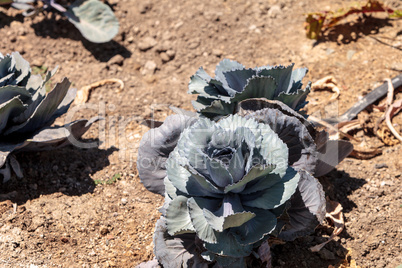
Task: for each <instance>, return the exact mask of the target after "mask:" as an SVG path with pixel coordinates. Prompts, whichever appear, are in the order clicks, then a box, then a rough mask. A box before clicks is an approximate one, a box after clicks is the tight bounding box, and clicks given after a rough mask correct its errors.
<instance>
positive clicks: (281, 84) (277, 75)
mask: <svg viewBox="0 0 402 268" xmlns="http://www.w3.org/2000/svg"><path fill="white" fill-rule="evenodd" d="M293 66H294V63H292V64H290V65H289V66H287V67H285V66H282V65H280V66H274V67H271V68H269V69H261V71H260V72H259V73H258V75H259V76H265V77H272V78H273V79H274V81H275V84H276V87H275V93H274V97H276V96H278V95H279V93H281V92H284V91H285V92H286V91H287V89H288V86H289V83H290V81H291V80H290V79H291V77H292V69H293ZM256 97H257V98H258V97H265V96H256ZM267 99H271V98H267Z"/></svg>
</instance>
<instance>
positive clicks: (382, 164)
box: [374, 163, 388, 169]
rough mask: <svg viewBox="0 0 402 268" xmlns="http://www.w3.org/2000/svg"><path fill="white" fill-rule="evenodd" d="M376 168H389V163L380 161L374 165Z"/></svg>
mask: <svg viewBox="0 0 402 268" xmlns="http://www.w3.org/2000/svg"><path fill="white" fill-rule="evenodd" d="M374 168H375V169H381V168H388V165H387V164H385V163H379V164H375V165H374Z"/></svg>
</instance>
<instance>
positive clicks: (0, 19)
mask: <svg viewBox="0 0 402 268" xmlns="http://www.w3.org/2000/svg"><path fill="white" fill-rule="evenodd" d="M13 21H19V22H21V23H22V22H23V21H24V16H22V15H17V16H15V17H11V16H8V15H7V14H4V13H3V12H1V11H0V29H1V28H3V27H5V26H8V25H10V24H11V22H13Z"/></svg>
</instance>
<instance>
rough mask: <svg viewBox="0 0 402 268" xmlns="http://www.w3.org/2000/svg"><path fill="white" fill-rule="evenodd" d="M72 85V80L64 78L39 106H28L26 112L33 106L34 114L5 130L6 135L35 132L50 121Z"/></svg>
mask: <svg viewBox="0 0 402 268" xmlns="http://www.w3.org/2000/svg"><path fill="white" fill-rule="evenodd" d="M70 85H71V83H70V81H68V79H67V78H64V80H63V81H62V82H61V83H59V84H57V85H56V87H55V88H54V89H53V90H52V91H51V92H49V94H47V95H46V97H45V98H44V99H43V100H42V102H41V103H40V104H39V105H38V106H37V107H33V106H32V105H31V106H30V107H28V109H27V110H26V111H25V113H27V112H30V111H31V110H32V109H33V108H35V110H34V112H33V113H32V116H30V117H29V118H28V119H27V120H26V121H24V122H23V123H22V124H19V125H14V126H13V127H11V128H9V129H8V130H7V131H6V132H5V135H8V134H10V133H25V132H33V131H35V130H36V129H38V128H40V127H42V126H43V125H44V124H46V123H48V122H49V120H50V119H51V118H52V116H53V114H54V113H55V112H56V111H57V108H58V106H59V104H60V103H61V102H62V101H63V99H64V97H65V96H66V94H67V91H68V89H69V87H70ZM28 114H29V113H28Z"/></svg>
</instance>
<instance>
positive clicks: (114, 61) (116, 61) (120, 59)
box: [107, 54, 124, 66]
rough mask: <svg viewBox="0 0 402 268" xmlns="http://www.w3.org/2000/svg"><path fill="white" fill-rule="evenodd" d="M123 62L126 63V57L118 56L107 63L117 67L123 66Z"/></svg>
mask: <svg viewBox="0 0 402 268" xmlns="http://www.w3.org/2000/svg"><path fill="white" fill-rule="evenodd" d="M123 61H124V57H123V56H122V55H120V54H117V55H116V56H114V57H112V58H111V59H110V60H109V61H108V62H107V64H108V65H114V64H116V65H119V66H122V65H123Z"/></svg>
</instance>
